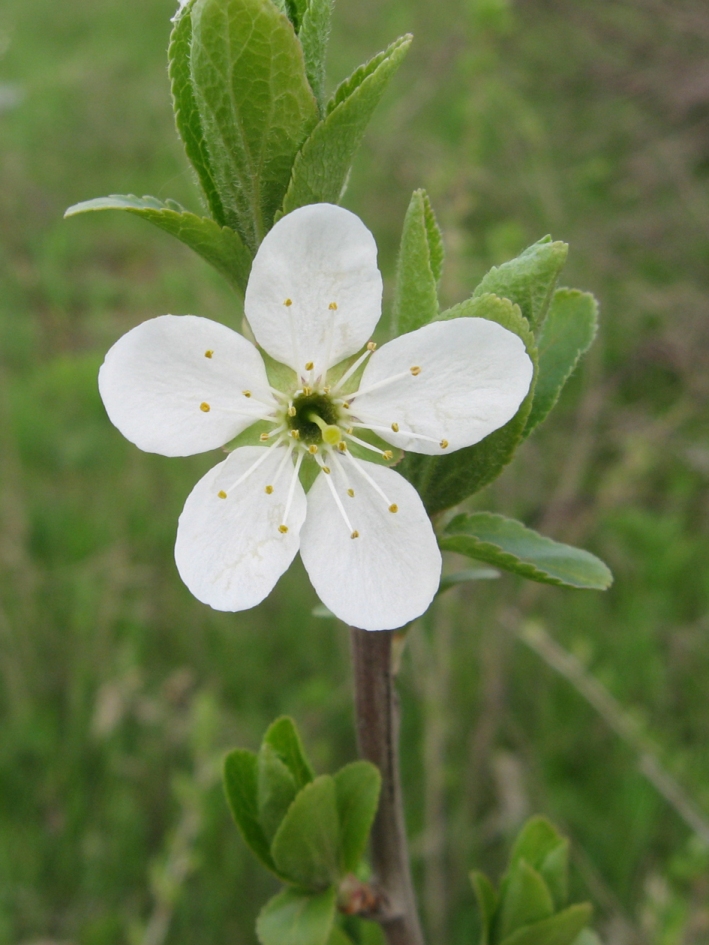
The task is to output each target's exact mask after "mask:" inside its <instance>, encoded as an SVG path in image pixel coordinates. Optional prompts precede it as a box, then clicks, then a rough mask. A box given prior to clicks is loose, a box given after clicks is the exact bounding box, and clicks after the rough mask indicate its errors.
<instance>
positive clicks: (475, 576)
mask: <svg viewBox="0 0 709 945" xmlns="http://www.w3.org/2000/svg"><path fill="white" fill-rule="evenodd" d="M500 576H501V575H500V572H499V571H497V570H496V569H495V568H466V569H465V571H456V572H454V573H453V574H446V575H444V576H443V577H442V578H441V583H440V584H439V585H438V590H437V591H436V595H438V594H445V592H446V591H449V590H450V589H451V588H452V587H457V586H458V585H459V584H467V583H468V582H469V581H494V580H496V579H497V578H499V577H500Z"/></svg>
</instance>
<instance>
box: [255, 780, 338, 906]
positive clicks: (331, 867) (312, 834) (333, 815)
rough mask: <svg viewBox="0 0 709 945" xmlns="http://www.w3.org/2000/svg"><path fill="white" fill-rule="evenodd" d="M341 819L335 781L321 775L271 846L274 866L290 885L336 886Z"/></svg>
mask: <svg viewBox="0 0 709 945" xmlns="http://www.w3.org/2000/svg"><path fill="white" fill-rule="evenodd" d="M339 847H340V836H339V817H338V811H337V790H336V787H335V780H334V778H332V777H330V775H327V774H326V775H321V777H319V778H316V779H315V780H314V781H312V782H311V783H310V784H308V785H306V786H305V787H304V788H303V790H302V791H301V792H300V793H299V794H298V796H297V797H296V799H295V800H294V801H293V803H292V804H291V806H290V808H289V810H288V813H287V814H286V816H285V817H284V819H283V822H282V823H281V826H280V827H279V828H278V832H277V833H276V836H275V837H274V839H273V843H272V844H271V854H272V856H273V862H274V863H275V864H276V867H277V868H278V870H279V871H280V873H281V874H282V875H283V876H285V877H287V879H288V881H289V882H291V883H293V884H294V885H296V886H299V887H301V888H303V889H310V890H321V889H325V888H326V887H327V886H330V885H331V884H332V883H335V882H337V880H338V878H339V876H340V870H339Z"/></svg>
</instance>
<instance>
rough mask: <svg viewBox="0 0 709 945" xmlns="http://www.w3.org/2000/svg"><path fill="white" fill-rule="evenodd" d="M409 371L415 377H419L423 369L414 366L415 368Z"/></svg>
mask: <svg viewBox="0 0 709 945" xmlns="http://www.w3.org/2000/svg"><path fill="white" fill-rule="evenodd" d="M409 370H410V371H411V373H412V374H413V375H414V377H418V375H419V374H420V373H421V368H420V367H419V366H418V365H417V364H414V366H413V367H412V368H409Z"/></svg>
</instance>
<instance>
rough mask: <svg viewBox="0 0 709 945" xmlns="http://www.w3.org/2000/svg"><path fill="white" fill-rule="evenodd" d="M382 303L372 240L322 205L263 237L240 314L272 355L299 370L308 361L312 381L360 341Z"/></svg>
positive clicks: (350, 218)
mask: <svg viewBox="0 0 709 945" xmlns="http://www.w3.org/2000/svg"><path fill="white" fill-rule="evenodd" d="M381 302H382V277H381V274H380V272H379V269H378V268H377V246H376V243H375V242H374V237H373V236H372V234H371V233H370V232H369V230H368V229H367V227H366V226H365V225H364V223H362V221H361V220H360V219H359V217H356V216H355V215H354V214H353V213H350V212H349V210H344V209H343V208H342V207H335V206H333V205H332V204H329V203H321V204H312V205H311V206H308V207H301V209H299V210H294V211H293V212H292V213H289V214H288V215H287V216H285V217H283V218H282V219H281V220H279V221H278V223H276V225H275V226H274V227H273V229H272V230H271V231H270V232H269V233H268V234H267V236H266V238H265V239H264V241H263V243H261V246H260V247H259V250H258V252H257V253H256V258H255V259H254V263H253V267H252V269H251V276H250V278H249V284H248V287H247V289H246V300H245V303H244V311H245V313H246V317H247V318H248V320H249V324H250V325H251V328H252V329H253V333H254V335H255V336H256V340H257V341H258V343H259V344H260V345H262V346H263V348H264V349H265V350H266V351H267V352H268V353H269V354H270V355H271V357H272V358H275V359H276V360H277V361H281V362H282V363H283V364H288V365H289V366H290V367H292V368H293V369H294V370H295V371H297V372H299V374H301V375H302V374H303V373H304V372H305V370H306V368H305V365H306V364H308V363H310V362H312V363H313V364H314V369H313V376H314V377H316V378H317V377H318V376H320V375H322V374H324V372H325V371H326V370H327V369H328V368H330V367H332V365H334V364H337V363H338V362H339V361H342V360H343V358H346V357H348V356H349V355H351V354H354V353H355V352H356V351H359V349H360V348H361V347H362V346H363V345H364V344H366V342H367V341H368V340H369V339H370V337H371V334H372V331H373V330H374V327H375V325H376V324H377V322H378V321H379V316H380V314H381ZM289 303H290V304H289ZM333 306H336V307H333Z"/></svg>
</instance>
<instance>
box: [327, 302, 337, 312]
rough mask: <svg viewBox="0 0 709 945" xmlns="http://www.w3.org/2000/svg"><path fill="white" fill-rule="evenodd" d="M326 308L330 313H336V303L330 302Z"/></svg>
mask: <svg viewBox="0 0 709 945" xmlns="http://www.w3.org/2000/svg"><path fill="white" fill-rule="evenodd" d="M328 308H329V309H330V311H331V312H336V311H337V302H330V304H329V305H328Z"/></svg>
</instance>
